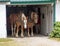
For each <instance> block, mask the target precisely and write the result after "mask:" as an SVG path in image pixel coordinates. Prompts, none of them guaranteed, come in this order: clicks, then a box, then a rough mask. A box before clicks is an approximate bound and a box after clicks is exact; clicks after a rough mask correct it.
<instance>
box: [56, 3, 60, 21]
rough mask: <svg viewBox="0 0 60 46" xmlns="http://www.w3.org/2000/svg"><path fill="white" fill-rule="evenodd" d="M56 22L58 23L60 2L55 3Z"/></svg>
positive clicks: (59, 19)
mask: <svg viewBox="0 0 60 46" xmlns="http://www.w3.org/2000/svg"><path fill="white" fill-rule="evenodd" d="M55 14H56V21H60V2H57V3H56V13H55Z"/></svg>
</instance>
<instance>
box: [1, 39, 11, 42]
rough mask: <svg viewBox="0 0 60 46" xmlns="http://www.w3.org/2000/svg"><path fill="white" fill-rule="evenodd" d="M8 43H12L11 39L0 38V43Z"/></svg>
mask: <svg viewBox="0 0 60 46" xmlns="http://www.w3.org/2000/svg"><path fill="white" fill-rule="evenodd" d="M9 41H12V39H8V38H0V42H9Z"/></svg>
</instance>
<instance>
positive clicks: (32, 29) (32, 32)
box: [31, 27, 33, 36]
mask: <svg viewBox="0 0 60 46" xmlns="http://www.w3.org/2000/svg"><path fill="white" fill-rule="evenodd" d="M31 36H33V27H31Z"/></svg>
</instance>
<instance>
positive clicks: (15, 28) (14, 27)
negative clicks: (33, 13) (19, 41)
mask: <svg viewBox="0 0 60 46" xmlns="http://www.w3.org/2000/svg"><path fill="white" fill-rule="evenodd" d="M15 29H16V24H15V25H14V35H15Z"/></svg>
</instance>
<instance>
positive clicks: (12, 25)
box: [11, 24, 14, 36]
mask: <svg viewBox="0 0 60 46" xmlns="http://www.w3.org/2000/svg"><path fill="white" fill-rule="evenodd" d="M11 31H12V36H13V35H14V34H13V25H12V24H11Z"/></svg>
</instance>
